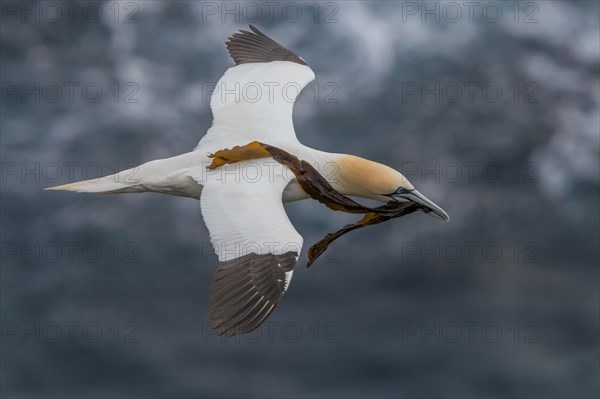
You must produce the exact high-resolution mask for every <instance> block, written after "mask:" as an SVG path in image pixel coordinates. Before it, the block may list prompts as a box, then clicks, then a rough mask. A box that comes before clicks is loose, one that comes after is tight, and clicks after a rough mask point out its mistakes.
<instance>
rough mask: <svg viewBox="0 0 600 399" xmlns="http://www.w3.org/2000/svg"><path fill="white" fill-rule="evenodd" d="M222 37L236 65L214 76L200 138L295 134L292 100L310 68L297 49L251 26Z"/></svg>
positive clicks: (291, 137) (292, 137) (228, 139)
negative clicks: (207, 122)
mask: <svg viewBox="0 0 600 399" xmlns="http://www.w3.org/2000/svg"><path fill="white" fill-rule="evenodd" d="M250 29H251V31H244V30H242V31H240V32H238V33H234V34H233V35H232V36H231V37H230V38H229V41H228V42H227V43H226V44H227V48H228V50H229V54H230V55H231V57H232V58H233V60H234V61H235V63H236V65H235V66H234V67H231V68H229V69H228V70H227V71H226V72H225V74H224V75H223V76H222V77H221V79H219V81H218V82H217V84H216V86H215V88H214V91H213V94H212V97H211V101H210V107H211V110H212V113H213V124H212V127H211V128H210V129H209V130H208V132H207V134H206V135H205V136H204V137H203V138H202V139H201V140H200V143H199V144H198V147H196V149H198V148H200V147H203V145H205V144H206V145H210V144H215V143H216V144H218V143H220V142H230V143H231V142H232V140H238V139H239V140H240V142H242V141H243V142H250V141H254V140H257V141H264V142H274V141H277V140H279V141H281V140H284V141H288V140H297V139H296V133H295V132H294V125H293V121H292V112H293V108H294V102H295V101H296V98H297V97H298V96H299V95H300V92H301V91H302V89H304V87H306V85H307V84H308V83H310V82H311V81H313V80H314V78H315V74H314V72H313V71H312V69H310V67H309V66H308V65H307V64H306V62H304V60H303V59H302V58H300V57H299V56H298V55H297V54H295V53H293V52H292V51H290V50H288V49H286V48H285V47H283V46H282V45H280V44H279V43H277V42H275V41H274V40H272V39H270V38H269V37H267V36H266V35H265V34H264V33H262V32H261V31H259V30H258V29H257V28H255V27H254V26H252V25H251V26H250Z"/></svg>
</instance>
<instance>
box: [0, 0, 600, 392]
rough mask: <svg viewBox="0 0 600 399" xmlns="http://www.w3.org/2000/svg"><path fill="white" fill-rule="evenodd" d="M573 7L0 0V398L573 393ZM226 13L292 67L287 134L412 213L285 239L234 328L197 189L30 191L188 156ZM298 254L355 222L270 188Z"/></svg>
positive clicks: (576, 270)
mask: <svg viewBox="0 0 600 399" xmlns="http://www.w3.org/2000/svg"><path fill="white" fill-rule="evenodd" d="M599 12H600V10H599V3H598V2H596V1H589V2H588V1H576V2H567V1H564V2H561V1H531V2H477V3H468V2H452V3H446V2H368V3H367V2H352V1H347V2H346V1H344V2H335V1H330V2H275V3H273V2H262V1H258V2H233V1H232V2H220V1H219V2H201V1H177V2H168V1H123V2H114V1H107V2H95V1H89V2H60V1H59V2H33V1H31V2H14V1H3V2H2V3H1V30H0V33H1V42H0V43H1V80H2V98H1V101H2V103H1V106H2V108H1V124H0V127H1V157H2V175H1V178H2V181H1V183H2V184H1V217H2V224H1V245H2V254H1V257H2V259H1V261H2V266H1V269H0V270H1V275H0V279H1V322H2V324H1V332H2V336H1V343H2V349H1V394H2V396H3V397H7V398H8V397H17V396H19V397H23V396H27V397H67V396H68V397H78V398H88V397H90V398H91V397H108V396H110V397H124V398H127V397H167V396H168V397H191V396H194V397H241V396H250V397H281V398H292V397H324V398H328V397H331V398H333V397H402V398H412V397H436V398H438V397H439V398H444V397H454V398H462V397H490V396H494V397H500V396H501V397H507V398H509V397H510V398H513V397H514V398H516V397H544V398H552V397H561V398H562V397H570V398H574V397H577V398H588V397H590V398H591V397H597V396H598V394H599V389H600V385H599V379H600V377H599V372H600V370H599V341H598V334H599V269H598V264H599V250H598V242H599V238H600V237H599V235H600V234H599V207H598V202H599V184H600V178H599V174H600V172H599V157H600V156H599V146H600V143H599V140H600V139H599V137H600V135H599V130H600V127H599V125H600V123H599V102H600V99H599V94H600V80H599V72H600V62H599V57H600V54H599V51H600V50H599V49H600V43H599V37H600V32H599V26H600V23H599V18H598V17H599ZM249 23H252V24H255V25H257V26H258V27H259V28H261V29H262V30H263V31H264V32H265V33H266V34H268V35H269V36H271V37H272V38H274V39H275V40H277V41H279V42H281V43H282V44H283V45H285V46H287V47H289V48H290V49H292V50H293V51H295V52H296V53H298V54H299V55H300V56H302V57H303V58H304V59H305V60H306V61H307V62H308V64H309V65H310V66H311V67H312V68H313V70H314V71H315V73H316V76H317V79H316V81H315V82H314V83H312V84H311V85H310V86H309V87H308V88H307V89H306V90H305V91H304V93H303V95H302V98H301V99H300V100H299V102H298V104H297V105H296V107H295V126H296V131H297V134H298V137H299V138H300V140H301V141H302V142H303V143H305V144H306V145H309V146H311V147H314V148H318V149H321V150H325V151H331V152H344V153H352V154H356V155H359V156H363V157H366V158H370V159H374V160H378V161H380V162H383V163H386V164H388V165H391V166H393V167H395V168H397V169H399V170H402V171H403V172H404V173H405V175H406V176H407V177H408V178H409V179H410V180H411V181H412V182H413V183H414V185H415V186H417V187H418V188H419V190H420V191H421V192H423V193H425V194H426V195H427V196H428V197H429V198H431V199H432V200H434V201H435V202H437V203H438V204H440V205H441V206H442V207H443V208H444V209H445V210H446V211H447V212H448V213H449V214H450V216H451V221H450V223H442V222H440V221H438V220H435V219H433V218H431V217H428V216H426V215H423V214H421V213H419V214H412V215H409V216H407V217H405V218H401V219H397V220H392V221H390V222H388V223H385V224H381V225H377V226H373V227H369V228H365V229H362V230H359V231H356V232H353V233H350V234H348V235H347V236H344V237H343V238H342V239H340V240H339V241H338V242H336V245H335V246H334V247H332V248H331V249H330V250H329V252H328V253H326V254H325V255H323V257H322V258H321V259H319V261H318V262H317V263H316V264H315V265H314V266H313V267H312V268H311V269H308V270H307V269H306V268H304V265H305V263H306V255H305V254H303V256H302V258H301V260H300V262H299V264H298V266H297V268H296V273H295V274H294V279H293V282H292V284H291V286H290V289H289V290H288V292H287V293H286V295H285V297H284V298H283V300H282V302H281V303H280V305H279V307H278V309H277V310H276V311H275V312H274V313H273V314H272V315H271V316H270V318H269V319H268V320H267V322H266V323H265V324H264V325H263V327H261V328H260V329H259V330H257V331H256V333H253V334H250V335H248V336H243V337H238V338H230V339H221V338H220V337H217V336H215V335H214V334H213V333H212V331H211V330H210V328H209V326H208V324H207V302H208V293H209V285H210V281H211V279H212V274H213V272H214V269H215V267H216V264H217V259H216V256H215V255H214V253H213V251H212V249H211V247H210V244H209V236H208V232H207V230H206V227H205V226H204V223H203V222H202V217H201V214H200V207H199V203H198V202H197V201H194V200H192V199H183V198H177V197H168V196H161V195H157V194H129V195H122V196H94V195H85V194H74V193H69V192H44V191H42V189H43V188H44V187H48V186H53V185H57V184H63V183H67V182H71V181H76V180H82V179H91V178H94V177H98V176H100V175H106V174H112V173H114V172H115V171H117V170H122V169H126V168H129V167H132V166H133V165H137V164H140V163H143V162H146V161H149V160H152V159H156V158H164V157H169V156H173V155H177V154H180V153H184V152H188V151H190V150H191V149H192V148H194V146H195V145H196V144H197V142H198V140H199V139H200V137H201V136H202V135H203V134H204V133H205V132H206V130H207V129H208V128H209V127H210V124H211V113H210V108H209V99H210V92H211V88H212V87H213V86H214V84H215V83H216V81H217V80H218V79H219V77H220V76H221V75H222V74H223V72H224V71H225V70H226V69H227V68H229V67H230V66H232V65H233V62H232V61H231V59H230V58H229V56H228V53H227V51H226V48H225V46H224V42H225V40H226V39H227V37H228V36H229V35H230V34H231V33H233V32H235V31H237V30H238V29H245V28H247V25H248V24H249ZM286 208H287V210H288V213H289V215H290V218H291V220H292V222H293V223H294V225H295V226H296V228H297V229H298V231H299V232H300V233H301V234H302V235H303V236H304V238H305V249H306V248H308V246H309V245H311V244H312V243H314V242H316V241H317V240H319V239H320V238H322V236H324V235H325V234H326V233H327V232H331V231H335V230H337V229H338V228H340V227H342V226H343V225H344V224H346V223H350V222H353V221H355V220H356V217H355V216H348V215H344V214H341V213H338V212H330V211H329V210H327V209H326V208H325V207H324V206H322V205H320V204H319V203H317V202H315V201H304V202H299V203H293V204H288V205H286Z"/></svg>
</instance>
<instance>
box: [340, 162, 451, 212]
mask: <svg viewBox="0 0 600 399" xmlns="http://www.w3.org/2000/svg"><path fill="white" fill-rule="evenodd" d="M337 163H338V166H339V177H340V181H341V182H340V183H341V184H340V188H341V190H342V192H343V193H344V194H347V195H355V196H358V197H362V198H368V199H373V200H377V201H381V202H390V201H395V202H408V203H414V204H418V205H420V206H421V210H422V211H423V212H425V213H427V214H429V215H431V216H433V217H434V218H436V219H442V220H446V221H448V220H450V217H449V216H448V214H447V213H446V212H445V211H444V210H443V209H442V208H440V207H439V206H438V205H437V204H435V203H434V202H433V201H431V200H430V199H429V198H427V197H426V196H424V195H423V194H421V192H419V191H418V190H417V189H415V187H414V186H413V185H412V184H411V182H410V181H409V180H408V179H407V178H406V177H405V176H404V175H403V174H402V173H400V172H398V171H397V170H395V169H393V168H390V167H389V166H386V165H383V164H380V163H378V162H374V161H369V160H367V159H364V158H359V157H355V156H353V155H343V156H341V158H340V160H339V161H338V162H337Z"/></svg>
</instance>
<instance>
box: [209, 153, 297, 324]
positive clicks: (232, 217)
mask: <svg viewBox="0 0 600 399" xmlns="http://www.w3.org/2000/svg"><path fill="white" fill-rule="evenodd" d="M271 162H272V159H271ZM247 163H248V161H246V162H240V163H237V164H234V165H230V166H232V167H234V169H233V170H232V169H228V170H227V173H223V174H222V175H219V174H217V175H211V176H210V178H209V179H208V180H207V181H206V182H205V184H204V188H203V189H202V195H201V198H200V204H201V207H202V215H203V217H204V220H205V222H206V225H207V227H208V229H209V231H210V235H211V242H212V244H213V246H214V249H215V252H216V253H217V256H218V258H219V266H218V267H217V270H216V272H215V276H214V278H213V282H212V286H211V293H210V300H209V320H210V322H211V324H212V326H213V328H214V329H215V331H216V332H217V333H218V334H224V335H235V334H243V333H248V332H250V331H253V330H254V329H256V328H258V327H259V326H260V324H261V323H262V322H263V321H264V320H265V319H266V318H267V317H268V316H269V314H271V312H272V311H273V310H274V309H275V307H276V305H277V303H278V302H279V300H280V299H281V297H282V296H283V294H284V292H285V291H286V289H287V287H288V284H289V281H290V279H291V275H292V271H293V268H294V266H295V264H296V261H297V260H298V255H299V254H300V250H301V248H302V236H300V234H298V232H297V231H296V230H295V229H294V227H293V226H292V224H291V222H290V221H289V219H288V217H287V215H286V213H285V209H284V208H283V204H282V199H281V197H282V193H283V190H284V189H285V187H286V185H287V184H288V183H289V180H290V178H289V177H286V176H284V175H283V173H280V174H276V175H273V169H272V168H269V165H271V166H272V164H269V163H265V164H261V163H256V162H254V163H253V166H255V167H256V166H257V165H258V166H259V167H260V168H261V169H260V171H261V173H260V178H259V179H258V181H257V180H254V179H253V180H252V181H247V180H246V179H244V178H243V176H244V175H243V172H242V171H243V170H244V168H245V166H246V165H247ZM236 170H237V171H238V172H239V174H236Z"/></svg>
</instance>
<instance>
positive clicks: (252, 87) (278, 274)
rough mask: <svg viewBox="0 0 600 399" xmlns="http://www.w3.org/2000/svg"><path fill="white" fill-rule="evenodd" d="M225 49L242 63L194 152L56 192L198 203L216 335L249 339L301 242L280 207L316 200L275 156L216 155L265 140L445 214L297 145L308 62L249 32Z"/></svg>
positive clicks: (341, 188)
mask: <svg viewBox="0 0 600 399" xmlns="http://www.w3.org/2000/svg"><path fill="white" fill-rule="evenodd" d="M251 29H252V31H253V32H246V31H242V32H241V33H235V34H234V35H233V36H232V37H231V38H230V41H229V42H228V43H227V46H228V49H229V52H230V54H231V56H232V57H233V58H234V60H235V62H236V66H234V67H231V68H229V69H228V70H227V71H226V72H225V74H224V75H223V76H222V77H221V79H220V80H219V82H218V83H217V86H216V88H215V91H214V92H213V95H212V98H211V103H210V105H211V109H212V112H213V124H212V126H211V128H210V129H209V130H208V132H207V133H206V135H205V136H204V137H203V138H202V139H201V140H200V142H199V143H198V146H197V147H196V148H195V149H194V150H193V151H191V152H188V153H185V154H181V155H177V156H174V157H171V158H166V159H159V160H154V161H150V162H147V163H145V164H143V165H140V166H138V167H136V168H132V169H129V170H126V171H122V172H119V173H117V174H115V175H111V176H106V177H102V178H100V179H95V180H91V181H83V182H76V183H70V184H65V185H63V186H58V187H51V188H49V189H51V190H69V191H78V192H89V193H138V192H156V193H163V194H169V195H176V196H182V197H190V198H194V199H198V200H200V203H201V209H202V215H203V218H204V221H205V222H206V225H207V227H208V229H209V231H210V235H211V242H212V243H213V246H214V248H215V252H216V254H217V256H218V258H219V267H218V269H217V272H216V274H215V278H214V280H213V285H212V289H211V298H210V305H209V308H210V312H209V318H210V320H211V322H212V324H213V327H214V328H215V329H216V330H217V332H218V333H219V334H227V335H232V334H239V333H247V332H249V331H252V330H254V329H255V328H257V327H258V326H259V325H260V324H261V323H262V322H263V321H264V319H265V318H266V317H267V316H268V315H269V314H270V313H271V311H272V310H273V309H274V307H275V305H276V304H277V302H278V300H279V299H280V298H281V296H282V295H283V293H284V292H285V290H286V289H287V288H288V285H289V282H290V280H291V276H292V273H293V267H294V265H295V263H296V261H297V259H298V256H299V254H300V252H301V248H302V244H303V240H302V236H301V235H300V234H299V233H298V232H297V231H296V230H295V228H294V227H293V225H292V224H291V222H290V221H289V219H288V217H287V215H286V213H285V209H284V208H283V202H290V201H297V200H301V199H307V198H310V196H309V194H308V193H306V192H305V191H304V189H303V188H302V187H301V185H300V184H299V183H298V181H297V179H296V176H295V175H294V174H293V173H292V172H291V171H290V170H289V169H288V167H286V166H284V165H283V164H281V163H279V162H277V161H275V160H274V159H273V158H260V159H251V160H242V161H240V162H237V163H232V164H227V165H223V166H221V167H218V168H215V169H209V168H208V166H209V165H211V163H212V162H213V158H211V155H212V154H215V153H217V152H218V151H220V150H223V149H231V148H233V147H236V146H245V145H247V144H249V143H251V142H260V143H264V144H267V145H269V146H272V147H277V148H278V149H281V150H284V151H286V152H287V153H289V154H292V155H294V156H296V157H297V158H298V159H300V160H302V161H306V162H308V163H309V164H311V165H312V166H313V167H314V168H315V169H316V171H317V172H318V173H319V174H320V175H321V176H322V177H323V178H325V180H326V181H327V182H328V183H329V185H330V186H331V187H332V188H333V189H334V190H336V191H338V192H339V193H342V194H345V195H352V196H359V197H364V198H369V199H376V200H380V201H383V202H387V201H391V200H395V201H399V202H405V201H413V202H417V203H418V204H420V205H421V206H423V209H425V211H426V212H429V211H430V212H431V213H432V214H434V215H437V216H438V217H441V218H445V219H447V215H446V213H445V212H444V211H443V210H441V208H439V207H438V206H437V205H435V204H433V203H432V202H431V201H429V200H427V198H425V197H424V196H422V194H420V193H419V192H418V191H416V190H415V189H414V187H413V186H412V185H411V184H410V182H409V181H408V180H407V179H406V178H405V177H404V176H403V175H402V174H401V173H400V172H397V171H395V170H394V169H392V168H390V167H387V166H385V165H382V164H379V163H376V162H373V161H368V160H365V159H362V158H359V157H355V156H352V155H346V154H336V153H328V152H323V151H319V150H315V149H313V148H310V147H307V146H305V145H303V144H302V143H300V142H299V141H298V139H297V137H296V132H295V130H294V125H293V119H292V113H293V107H294V103H295V101H296V98H297V97H298V95H299V94H300V92H301V90H302V89H303V88H304V87H305V86H306V85H307V84H308V83H310V82H311V81H312V80H313V79H314V78H315V75H314V73H313V71H312V70H311V69H310V67H308V65H306V63H305V62H304V60H302V59H301V58H300V57H298V56H297V55H296V54H294V53H293V52H291V51H290V50H288V49H286V48H284V47H283V46H281V45H279V44H278V43H276V42H274V41H273V40H271V39H270V38H268V37H267V36H265V35H264V34H263V33H262V32H260V31H259V30H258V29H256V28H254V27H252V26H251Z"/></svg>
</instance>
